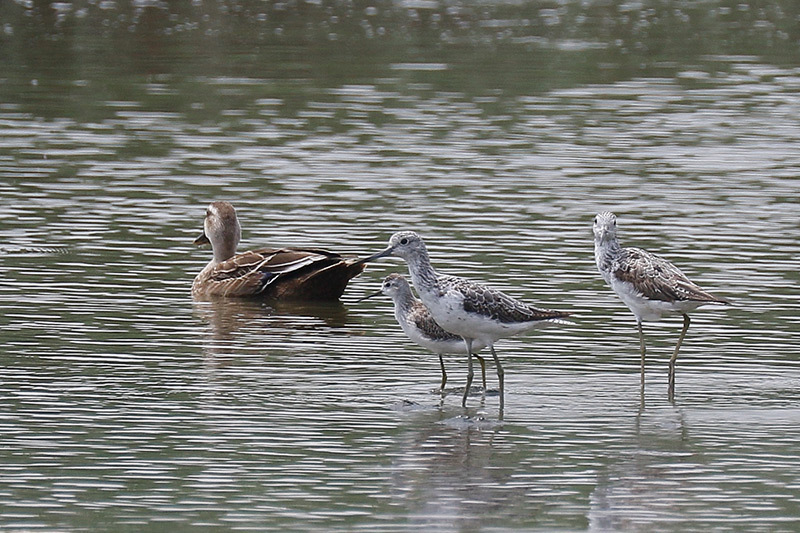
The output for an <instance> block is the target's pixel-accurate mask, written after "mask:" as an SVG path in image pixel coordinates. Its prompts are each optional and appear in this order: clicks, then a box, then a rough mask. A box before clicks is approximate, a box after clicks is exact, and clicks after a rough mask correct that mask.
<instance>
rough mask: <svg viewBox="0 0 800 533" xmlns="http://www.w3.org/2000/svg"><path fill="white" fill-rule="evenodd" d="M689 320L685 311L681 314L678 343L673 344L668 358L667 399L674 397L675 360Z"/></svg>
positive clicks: (687, 328)
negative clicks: (681, 324)
mask: <svg viewBox="0 0 800 533" xmlns="http://www.w3.org/2000/svg"><path fill="white" fill-rule="evenodd" d="M690 323H691V320H690V319H689V315H687V314H686V313H684V314H683V330H681V336H680V337H678V344H677V345H676V346H675V351H674V352H673V353H672V357H670V359H669V389H668V394H669V399H670V400H672V399H673V398H674V397H675V362H676V361H677V360H678V350H680V349H681V344H683V338H684V337H686V332H687V331H688V330H689V324H690Z"/></svg>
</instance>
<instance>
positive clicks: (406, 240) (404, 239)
mask: <svg viewBox="0 0 800 533" xmlns="http://www.w3.org/2000/svg"><path fill="white" fill-rule="evenodd" d="M400 244H403V245H405V244H408V239H406V238H405V237H403V238H402V239H400Z"/></svg>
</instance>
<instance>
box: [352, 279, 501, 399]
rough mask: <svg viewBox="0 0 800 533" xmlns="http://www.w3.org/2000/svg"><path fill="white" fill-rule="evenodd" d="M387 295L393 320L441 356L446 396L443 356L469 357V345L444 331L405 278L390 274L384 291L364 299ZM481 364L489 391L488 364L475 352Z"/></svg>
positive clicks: (477, 345) (476, 347)
mask: <svg viewBox="0 0 800 533" xmlns="http://www.w3.org/2000/svg"><path fill="white" fill-rule="evenodd" d="M381 294H382V295H384V296H388V297H390V298H391V299H392V302H393V303H394V317H395V318H396V319H397V322H398V323H399V324H400V327H401V328H403V331H404V332H405V334H406V336H407V337H408V338H409V339H411V340H412V341H413V342H415V343H417V344H418V345H420V346H422V347H423V348H427V349H428V350H430V351H432V352H433V353H435V354H437V355H438V356H439V365H440V366H441V368H442V385H441V387H440V388H439V391H440V392H441V393H444V385H445V383H447V372H446V371H445V369H444V358H443V357H442V356H443V355H444V354H466V353H467V345H466V344H465V343H464V339H462V338H461V337H459V336H458V335H454V334H452V333H449V332H447V331H445V330H443V329H442V327H441V326H440V325H439V324H437V323H436V321H435V320H434V319H433V317H432V316H431V312H430V311H428V308H427V307H425V304H423V303H422V302H421V301H419V300H417V299H416V298H415V297H414V293H412V292H411V285H409V284H408V281H406V278H404V277H403V276H401V275H400V274H389V275H388V276H386V279H384V280H383V285H382V286H381V290H379V291H378V292H375V293H373V294H370V295H369V296H365V297H364V298H362V300H366V299H367V298H372V297H374V296H379V295H381ZM485 347H486V345H485V344H483V343H482V342H480V341H476V342H474V343H473V345H472V349H473V350H474V351H475V352H479V351H481V350H482V349H483V348H485ZM472 355H474V356H475V357H476V358H477V359H478V362H479V363H480V365H481V377H482V378H483V390H484V391H485V390H486V361H484V359H483V357H481V356H480V355H478V354H477V353H473V354H472Z"/></svg>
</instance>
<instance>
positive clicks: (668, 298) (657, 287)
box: [593, 212, 730, 399]
mask: <svg viewBox="0 0 800 533" xmlns="http://www.w3.org/2000/svg"><path fill="white" fill-rule="evenodd" d="M593 230H594V257H595V261H596V262H597V269H598V270H599V271H600V273H601V274H602V275H603V279H605V280H606V283H608V285H609V286H610V287H611V288H612V289H613V290H614V292H615V293H617V296H619V297H620V299H621V300H622V301H623V302H624V303H625V305H627V306H628V308H629V309H630V310H631V312H633V314H634V316H635V317H636V322H637V324H638V326H639V344H640V347H641V351H642V384H644V355H645V346H644V332H643V331H642V322H643V321H645V320H658V319H660V318H661V316H662V315H665V314H672V313H679V314H681V315H683V330H682V331H681V334H680V336H679V337H678V344H677V345H676V346H675V351H674V352H673V354H672V357H671V358H670V360H669V389H668V391H669V392H668V393H669V398H670V399H672V398H673V397H674V394H675V361H676V360H677V359H678V350H680V349H681V344H682V343H683V338H684V337H685V336H686V332H687V331H688V329H689V323H690V319H689V314H688V313H689V312H691V311H694V310H695V309H696V308H697V307H699V306H701V305H705V304H712V303H718V304H728V303H730V302H728V301H727V300H725V299H723V298H719V297H717V296H714V295H713V294H711V293H709V292H707V291H705V290H704V289H701V288H700V287H699V286H697V285H696V284H695V283H693V282H692V281H691V280H689V278H687V277H686V275H684V273H683V272H681V271H680V269H678V267H676V266H675V265H673V264H672V263H670V262H669V261H667V260H666V259H663V258H661V257H659V256H657V255H654V254H651V253H649V252H646V251H644V250H641V249H639V248H623V247H621V246H620V245H619V241H618V240H617V217H616V215H614V213H609V212H604V213H599V214H598V215H597V216H596V217H595V218H594V228H593Z"/></svg>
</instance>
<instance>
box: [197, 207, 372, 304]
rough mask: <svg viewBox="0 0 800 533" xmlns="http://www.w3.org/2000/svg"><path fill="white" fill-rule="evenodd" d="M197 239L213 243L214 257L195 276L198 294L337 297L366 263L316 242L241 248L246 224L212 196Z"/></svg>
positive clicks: (307, 298) (289, 297) (296, 298)
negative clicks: (304, 245) (238, 250)
mask: <svg viewBox="0 0 800 533" xmlns="http://www.w3.org/2000/svg"><path fill="white" fill-rule="evenodd" d="M203 228H204V231H203V233H202V234H201V235H200V236H199V237H198V238H197V239H195V241H194V243H195V244H196V245H202V244H209V243H210V244H211V247H212V248H213V252H214V257H213V258H212V259H211V261H209V263H208V264H207V265H206V266H205V268H203V270H201V271H200V273H199V274H197V276H196V277H195V278H194V282H193V283H192V294H193V295H194V296H195V297H198V298H202V297H209V296H211V297H216V296H238V297H260V298H274V299H286V300H289V299H292V300H335V299H337V298H339V297H340V296H341V295H342V293H343V292H344V289H345V287H347V283H348V282H349V281H350V279H351V278H354V277H355V276H357V275H359V274H360V273H361V272H362V271H363V270H364V265H363V264H361V263H355V262H353V261H348V260H345V259H343V258H342V256H340V255H339V254H336V253H332V252H328V251H325V250H319V249H316V248H261V249H259V250H251V251H247V252H242V253H239V254H237V253H236V247H237V246H238V245H239V240H240V239H241V234H242V228H241V226H240V225H239V219H238V217H237V216H236V210H235V209H234V208H233V206H232V205H231V204H230V203H228V202H223V201H217V202H211V204H210V205H209V206H208V209H206V218H205V221H204V222H203Z"/></svg>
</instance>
